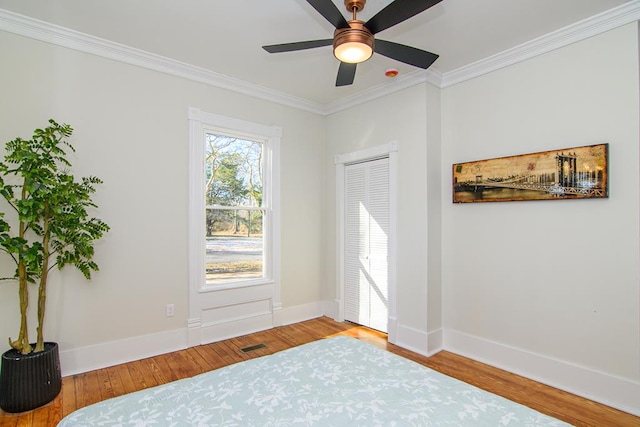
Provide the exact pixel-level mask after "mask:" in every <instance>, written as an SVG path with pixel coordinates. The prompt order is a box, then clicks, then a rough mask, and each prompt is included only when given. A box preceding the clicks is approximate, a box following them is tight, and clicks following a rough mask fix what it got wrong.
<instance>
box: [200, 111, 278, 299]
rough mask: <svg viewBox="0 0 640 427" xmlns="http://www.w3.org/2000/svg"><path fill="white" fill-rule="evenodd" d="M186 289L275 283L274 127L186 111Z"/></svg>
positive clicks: (276, 189)
mask: <svg viewBox="0 0 640 427" xmlns="http://www.w3.org/2000/svg"><path fill="white" fill-rule="evenodd" d="M189 118H190V127H191V129H190V170H189V175H190V208H189V209H190V211H189V266H190V276H191V278H190V282H191V283H192V285H191V288H192V289H194V290H197V291H200V292H201V291H210V290H220V289H228V288H233V287H238V286H249V285H258V284H264V283H271V282H275V281H276V279H277V276H278V272H279V270H278V260H279V254H278V252H279V243H278V241H277V236H278V235H279V233H278V228H279V212H278V204H279V203H278V202H279V193H278V178H279V171H278V164H279V163H278V159H279V142H280V133H281V130H280V128H277V127H269V126H264V125H259V124H255V123H251V122H246V121H243V120H237V119H233V118H228V117H224V116H218V115H215V114H209V113H203V112H201V111H200V110H197V109H190V110H189Z"/></svg>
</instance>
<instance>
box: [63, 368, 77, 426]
mask: <svg viewBox="0 0 640 427" xmlns="http://www.w3.org/2000/svg"><path fill="white" fill-rule="evenodd" d="M61 394H62V414H61V416H62V417H63V418H64V417H66V416H67V415H69V414H70V413H72V412H73V411H75V410H76V409H77V406H76V383H75V380H74V377H64V378H62V392H61Z"/></svg>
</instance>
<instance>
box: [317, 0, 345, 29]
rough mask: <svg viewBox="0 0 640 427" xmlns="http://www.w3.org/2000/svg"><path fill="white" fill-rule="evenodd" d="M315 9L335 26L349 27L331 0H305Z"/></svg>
mask: <svg viewBox="0 0 640 427" xmlns="http://www.w3.org/2000/svg"><path fill="white" fill-rule="evenodd" d="M307 2H308V3H309V4H310V5H311V6H313V8H314V9H315V10H317V11H318V13H320V15H322V16H324V18H325V19H326V20H327V21H329V22H330V23H331V24H332V25H333V26H334V27H336V28H349V24H348V23H347V20H346V19H344V16H342V13H340V11H339V10H338V8H337V7H336V5H335V4H334V3H333V2H332V1H331V0H307Z"/></svg>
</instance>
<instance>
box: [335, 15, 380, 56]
mask: <svg viewBox="0 0 640 427" xmlns="http://www.w3.org/2000/svg"><path fill="white" fill-rule="evenodd" d="M346 43H357V44H364V45H366V46H368V47H369V48H370V49H371V52H373V48H374V44H375V38H374V36H373V33H372V32H371V31H369V29H368V28H367V27H365V26H364V21H360V20H357V19H352V20H351V21H349V28H336V30H335V31H334V33H333V51H334V54H335V52H336V49H338V48H339V46H342V45H344V44H346ZM338 59H340V58H338ZM367 59H368V58H367ZM341 60H343V59H341ZM345 62H347V61H345ZM357 62H361V61H357Z"/></svg>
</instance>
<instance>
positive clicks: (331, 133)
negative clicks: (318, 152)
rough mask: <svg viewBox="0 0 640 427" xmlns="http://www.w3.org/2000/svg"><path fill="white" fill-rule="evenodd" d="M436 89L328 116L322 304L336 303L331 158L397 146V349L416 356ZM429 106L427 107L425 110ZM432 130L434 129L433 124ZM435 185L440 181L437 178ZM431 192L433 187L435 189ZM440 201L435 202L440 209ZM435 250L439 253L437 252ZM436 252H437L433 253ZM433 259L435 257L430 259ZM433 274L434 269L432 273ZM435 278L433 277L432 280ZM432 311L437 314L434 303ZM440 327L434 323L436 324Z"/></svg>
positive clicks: (423, 319) (423, 300)
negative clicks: (432, 98)
mask: <svg viewBox="0 0 640 427" xmlns="http://www.w3.org/2000/svg"><path fill="white" fill-rule="evenodd" d="M437 92H438V89H436V88H433V87H431V86H430V85H428V84H422V85H418V86H414V87H412V88H409V89H405V90H402V91H400V92H397V93H395V94H392V95H389V96H385V97H384V98H381V99H378V100H375V101H371V102H368V103H366V104H362V105H359V106H356V107H353V108H350V109H348V110H345V111H341V112H339V113H336V114H333V115H330V116H328V117H327V121H326V129H327V136H326V139H327V148H328V149H327V155H326V168H327V175H326V176H327V184H326V189H327V196H326V200H325V202H326V208H325V210H324V212H325V216H326V218H327V221H328V224H327V236H328V237H327V239H326V250H327V254H328V255H327V257H326V263H327V278H326V280H327V283H329V286H328V287H327V288H326V290H325V291H326V292H327V294H326V298H327V300H331V301H333V299H334V298H335V286H334V283H335V281H336V279H335V278H336V257H335V251H336V240H335V235H336V228H335V227H336V225H335V216H336V212H335V165H334V157H335V155H338V154H346V153H351V152H355V151H359V150H363V149H365V148H371V147H376V146H379V145H383V144H387V143H389V142H391V141H397V142H398V144H399V150H398V154H397V156H398V206H397V210H398V218H397V224H398V225H397V246H398V251H397V285H396V286H397V289H398V295H397V311H398V340H399V341H398V342H397V343H398V344H400V345H404V346H406V347H409V348H412V349H415V350H418V351H421V352H423V353H426V352H428V349H427V337H426V334H427V331H428V330H429V329H428V325H427V312H428V311H430V310H428V309H427V304H428V303H429V307H430V308H431V302H428V299H427V297H428V295H427V287H428V286H427V285H428V277H427V275H428V269H427V264H426V263H425V259H427V234H428V232H429V228H428V224H429V218H428V215H427V199H429V200H430V201H431V198H430V197H428V191H427V183H428V176H427V156H428V149H427V121H426V120H425V117H426V116H427V97H428V95H429V96H431V95H433V94H435V95H436V96H437ZM430 106H431V105H430ZM436 126H437V124H436ZM436 179H437V180H438V181H439V176H437V177H436ZM436 191H439V190H438V186H436ZM439 203H440V200H439V199H438V198H436V199H435V200H434V206H437V207H436V208H435V209H437V210H439V206H438V205H439ZM436 249H438V248H436ZM436 252H438V250H436ZM435 259H437V258H435ZM436 270H437V268H436ZM435 278H437V276H435ZM432 303H433V304H435V306H434V311H436V312H438V313H439V307H438V306H439V304H440V302H439V300H437V299H436V300H434V301H433V302H432ZM438 323H439V322H438Z"/></svg>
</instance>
